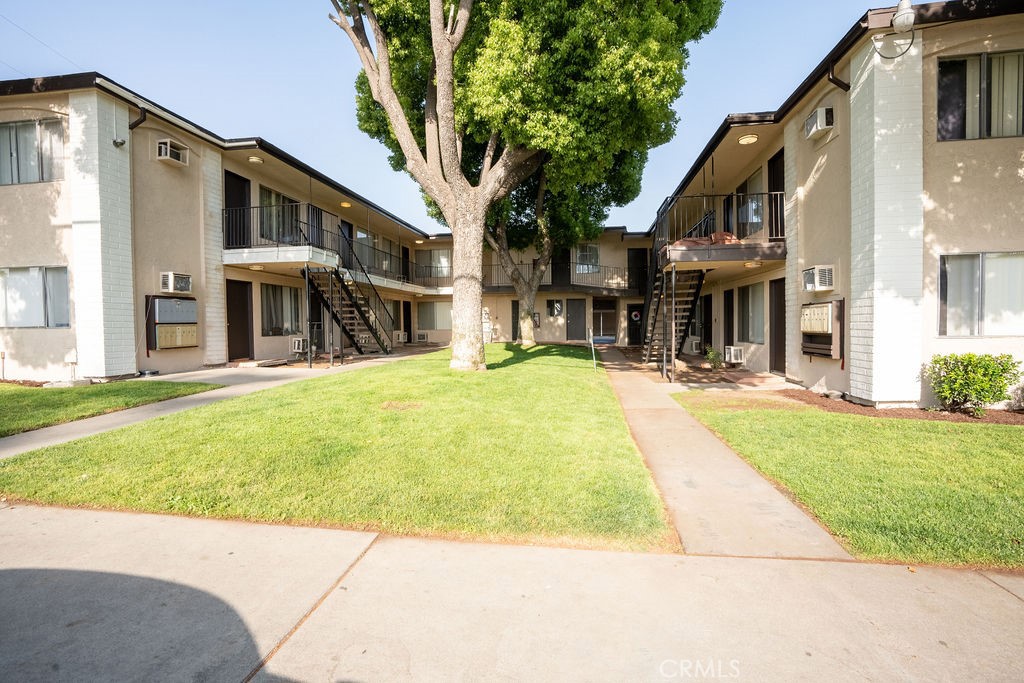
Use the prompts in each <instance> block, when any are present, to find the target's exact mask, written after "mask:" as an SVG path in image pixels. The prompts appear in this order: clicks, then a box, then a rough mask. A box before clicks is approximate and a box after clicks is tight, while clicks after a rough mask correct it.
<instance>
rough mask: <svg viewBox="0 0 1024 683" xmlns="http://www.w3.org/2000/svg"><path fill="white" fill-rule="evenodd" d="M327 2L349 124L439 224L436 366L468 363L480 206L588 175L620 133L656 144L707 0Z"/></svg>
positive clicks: (707, 17)
mask: <svg viewBox="0 0 1024 683" xmlns="http://www.w3.org/2000/svg"><path fill="white" fill-rule="evenodd" d="M331 2H332V3H333V5H334V7H335V9H336V10H337V12H338V15H337V16H333V15H332V17H331V18H332V20H333V21H334V22H335V23H336V24H337V25H338V26H339V27H340V28H341V29H342V30H343V31H344V32H345V34H346V35H347V36H348V38H349V39H350V41H351V42H352V45H353V47H354V48H355V50H356V53H357V55H358V56H359V59H360V62H361V63H362V66H363V73H362V74H361V75H360V79H359V81H358V83H357V90H358V91H359V93H360V97H359V103H358V105H357V106H358V107H359V111H360V114H361V115H364V116H361V125H362V126H363V128H364V130H367V131H368V132H369V133H370V134H371V135H373V136H374V137H377V138H378V139H380V140H382V141H383V142H385V144H386V145H387V146H388V147H389V149H390V150H391V152H392V163H393V164H394V165H396V166H400V167H404V168H405V169H406V170H407V171H408V172H409V174H410V175H412V177H413V178H414V179H415V180H416V181H417V182H418V183H419V184H420V186H421V187H422V188H423V191H424V193H425V194H426V195H427V196H428V197H429V198H430V200H432V201H433V202H434V203H435V204H436V205H437V207H438V210H439V211H440V213H441V214H442V216H443V217H444V220H445V222H446V223H447V224H448V226H449V227H450V228H451V231H452V238H453V241H454V249H453V254H452V275H453V305H452V362H451V366H452V367H453V368H455V369H467V370H469V369H483V368H484V367H486V365H485V360H484V350H483V334H482V329H481V312H482V311H481V305H482V304H481V293H482V289H481V268H482V253H483V252H482V245H483V243H484V230H485V222H486V219H487V216H488V213H489V211H490V210H491V209H492V207H493V206H494V205H495V203H496V202H499V201H501V200H503V199H504V198H506V197H507V196H508V195H509V193H510V192H512V190H513V189H515V188H516V187H517V186H519V184H520V183H522V182H523V181H524V180H525V179H527V178H529V177H530V176H531V175H533V174H534V173H535V172H536V171H537V169H538V168H539V167H540V166H541V165H542V164H543V165H544V168H545V172H544V182H545V183H546V184H547V186H548V187H549V188H550V189H551V190H552V191H553V192H555V193H558V192H560V191H565V190H567V189H569V188H572V187H573V186H580V185H600V184H601V183H603V182H605V179H606V178H607V176H608V173H609V172H610V169H611V168H612V167H613V165H614V163H615V161H616V159H617V158H618V157H619V156H620V155H621V153H622V152H623V151H624V150H634V149H637V146H636V142H635V141H636V140H641V141H644V144H645V145H646V146H643V147H641V149H646V148H647V146H649V145H650V144H656V142H657V141H658V140H660V141H664V140H667V139H668V138H669V137H670V136H671V133H672V130H673V128H674V125H675V121H676V120H675V115H674V114H673V112H672V109H671V104H672V102H673V101H674V100H675V99H676V97H678V95H679V91H680V88H681V87H682V68H683V66H684V64H685V58H686V43H687V42H689V41H690V40H693V39H694V38H696V37H698V36H700V35H701V34H703V33H704V32H706V31H708V30H710V28H711V27H712V26H713V25H714V23H715V20H716V19H717V16H718V13H719V11H720V9H721V0H685V1H683V2H676V1H673V0H634V1H633V2H630V3H625V4H623V3H621V2H617V1H614V0H481V1H480V2H477V3H475V4H474V2H473V0H458V3H457V4H456V3H455V2H451V3H450V4H449V5H448V6H447V7H446V6H445V4H444V3H443V2H442V0H331ZM372 108H378V112H379V114H380V115H381V116H374V115H373V114H372V113H371V112H370V111H368V110H369V109H372ZM364 119H365V121H364ZM470 149H480V150H482V152H480V154H479V157H478V158H476V159H467V158H466V156H465V155H464V151H468V150H470Z"/></svg>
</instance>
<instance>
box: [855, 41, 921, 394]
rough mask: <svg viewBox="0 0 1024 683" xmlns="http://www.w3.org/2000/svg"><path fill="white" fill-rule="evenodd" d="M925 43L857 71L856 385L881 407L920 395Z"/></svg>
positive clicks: (860, 61) (873, 59)
mask: <svg viewBox="0 0 1024 683" xmlns="http://www.w3.org/2000/svg"><path fill="white" fill-rule="evenodd" d="M920 43H921V41H920V40H918V41H917V43H916V46H915V47H914V48H912V49H911V50H910V51H909V52H907V53H906V54H905V55H903V56H901V57H899V58H897V59H893V60H887V59H882V58H880V57H879V56H878V55H877V54H876V53H875V51H874V50H873V48H872V47H871V45H868V46H867V47H865V48H864V49H862V51H861V52H860V53H859V54H858V55H856V56H855V58H854V64H853V66H854V68H853V73H854V74H855V76H854V83H853V88H852V89H851V91H850V96H851V113H852V115H851V118H852V122H851V145H852V150H851V188H850V192H851V211H852V216H851V218H852V221H851V222H852V235H851V237H852V239H851V250H852V252H853V253H852V254H851V262H852V277H851V290H852V294H851V312H850V382H851V393H853V395H854V396H856V397H858V398H862V399H864V400H867V401H871V402H876V403H887V402H917V401H918V400H919V399H920V395H921V387H920V369H921V362H922V360H921V357H922V352H921V343H922V342H921V339H922V336H921V325H922V320H921V302H922V289H923V238H922V233H923V223H924V210H923V200H922V197H923V191H924V175H923V161H922V159H923V156H922V154H923V146H922V137H921V136H922V80H921V79H922V73H921V53H920V50H919V47H917V46H919V45H920ZM887 47H888V49H885V51H886V52H890V53H891V52H892V51H893V48H892V47H891V46H887Z"/></svg>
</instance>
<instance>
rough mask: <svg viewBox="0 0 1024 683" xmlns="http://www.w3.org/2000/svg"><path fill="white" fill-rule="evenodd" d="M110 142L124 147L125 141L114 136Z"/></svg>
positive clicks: (115, 145)
mask: <svg viewBox="0 0 1024 683" xmlns="http://www.w3.org/2000/svg"><path fill="white" fill-rule="evenodd" d="M111 142H113V143H114V147H124V143H125V142H126V141H125V139H124V138H114V139H113V140H112V141H111Z"/></svg>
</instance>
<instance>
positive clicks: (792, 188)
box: [783, 121, 803, 378]
mask: <svg viewBox="0 0 1024 683" xmlns="http://www.w3.org/2000/svg"><path fill="white" fill-rule="evenodd" d="M802 136H803V133H802V130H801V125H800V123H798V122H796V121H790V122H789V123H787V124H786V128H785V130H784V132H783V140H784V142H783V145H784V148H785V150H786V152H785V175H786V219H785V220H786V375H788V376H790V377H794V378H796V377H797V376H798V375H799V372H800V345H801V341H802V339H801V335H800V322H799V321H800V287H801V274H800V271H801V268H802V267H803V259H802V258H801V256H800V200H801V199H802V197H801V196H800V193H801V192H802V190H801V189H800V188H798V187H797V169H796V150H797V149H798V145H799V144H800V140H801V138H802Z"/></svg>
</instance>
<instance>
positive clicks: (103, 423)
mask: <svg viewBox="0 0 1024 683" xmlns="http://www.w3.org/2000/svg"><path fill="white" fill-rule="evenodd" d="M436 350H437V349H434V348H428V349H416V350H414V351H408V352H405V353H396V354H393V355H389V356H379V357H377V356H374V357H367V358H360V359H358V360H354V361H347V362H346V364H345V365H337V366H335V367H333V368H307V367H306V366H305V365H290V366H277V367H268V368H208V369H206V370H196V371H194V372H179V373H175V374H172V375H157V376H155V377H146V378H139V379H137V380H131V381H138V382H148V381H164V382H209V383H211V384H223V385H225V386H224V387H223V388H221V389H214V390H212V391H205V392H203V393H200V394H192V395H191V396H182V397H181V398H172V399H169V400H167V401H159V402H157V403H150V404H148V405H144V406H139V407H138V408H129V409H127V410H119V411H117V412H113V413H107V414H106V415H97V416H96V417H89V418H86V419H84V420H76V421H75V422H68V423H66V424H60V425H54V426H53V427H44V428H43V429H36V430H33V431H31V432H22V433H21V434H14V435H12V436H7V437H4V438H0V460H3V459H4V458H10V457H13V456H15V455H19V454H21V453H27V452H28V451H32V450H35V449H37V448H44V447H46V446H54V445H56V444H59V443H65V442H67V441H73V440H74V439H81V438H82V437H84V436H91V435H93V434H100V433H102V432H106V431H110V430H111V429H117V428H118V427H124V426H125V425H130V424H135V423H136V422H143V421H144V420H151V419H153V418H155V417H162V416H163V415H170V414H172V413H178V412H181V411H182V410H189V409H190V408H197V407H199V406H205V405H208V404H210V403H216V402H217V401H223V400H225V399H228V398H235V397H236V396H244V395H245V394H251V393H253V392H255V391H261V390H263V389H270V388H271V387H278V386H281V385H282V384H289V383H291V382H298V381H299V380H304V379H312V378H314V377H322V376H323V375H328V374H336V373H339V372H350V371H352V370H359V369H361V368H366V367H372V366H374V365H381V364H384V363H393V362H395V361H398V360H401V359H403V358H408V357H410V356H414V355H419V354H420V353H427V352H429V351H436Z"/></svg>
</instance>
